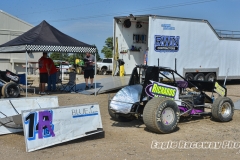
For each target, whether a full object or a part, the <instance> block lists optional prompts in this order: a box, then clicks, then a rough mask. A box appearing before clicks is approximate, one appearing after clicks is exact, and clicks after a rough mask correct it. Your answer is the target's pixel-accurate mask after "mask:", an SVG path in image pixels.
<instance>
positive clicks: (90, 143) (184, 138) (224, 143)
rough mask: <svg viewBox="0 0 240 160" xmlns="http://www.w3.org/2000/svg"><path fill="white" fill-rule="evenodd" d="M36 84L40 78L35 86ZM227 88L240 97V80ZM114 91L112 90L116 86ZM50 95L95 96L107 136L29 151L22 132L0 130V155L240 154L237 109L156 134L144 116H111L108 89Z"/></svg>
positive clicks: (89, 99) (64, 98) (75, 100)
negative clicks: (229, 115)
mask: <svg viewBox="0 0 240 160" xmlns="http://www.w3.org/2000/svg"><path fill="white" fill-rule="evenodd" d="M103 77H106V76H100V75H98V76H97V77H96V78H97V79H100V78H103ZM35 78H36V77H35ZM77 83H83V77H82V75H80V76H78V81H77ZM37 85H38V84H37V78H36V80H35V83H34V86H37ZM227 89H228V95H229V97H230V98H231V99H232V100H233V101H234V102H236V101H237V100H239V99H240V84H238V83H231V84H229V85H227ZM111 94H112V95H114V94H115V92H112V93H111ZM52 95H57V96H58V100H59V105H60V106H67V105H75V104H85V103H93V102H97V103H98V104H99V106H100V110H101V117H102V123H103V129H104V131H105V136H103V134H96V135H91V136H88V137H83V138H80V139H76V140H73V141H70V142H66V143H62V144H58V145H54V146H52V147H48V148H45V149H41V150H38V151H34V152H31V153H27V152H26V151H25V142H24V136H23V133H18V134H9V135H2V136H0V159H1V160H4V159H18V160H21V159H25V160H26V159H58V160H61V159H123V160H125V159H129V160H131V159H144V160H145V159H240V136H239V132H240V128H239V124H240V123H239V122H240V111H239V110H235V113H234V117H233V120H232V121H230V122H227V123H219V122H215V121H212V120H211V119H210V117H203V118H192V119H190V120H186V121H182V122H180V123H179V124H178V128H177V130H176V131H175V132H173V133H171V134H155V133H152V132H150V131H148V130H147V129H146V127H145V125H144V124H143V122H141V121H137V120H134V121H132V122H115V121H113V120H112V119H111V118H110V116H109V114H108V110H107V104H108V101H107V99H108V94H100V95H97V96H94V95H82V94H71V93H58V92H57V93H54V94H52ZM29 96H39V95H32V94H29ZM162 142H163V143H162ZM191 142H196V143H191ZM197 142H198V143H197ZM210 142H211V143H210ZM218 142H219V143H218ZM156 144H157V145H156ZM170 144H172V145H170ZM218 144H221V145H218ZM234 144H235V148H234ZM184 145H185V146H184ZM231 145H233V146H231ZM209 146H210V148H209ZM184 147H185V149H184ZM204 147H205V148H204Z"/></svg>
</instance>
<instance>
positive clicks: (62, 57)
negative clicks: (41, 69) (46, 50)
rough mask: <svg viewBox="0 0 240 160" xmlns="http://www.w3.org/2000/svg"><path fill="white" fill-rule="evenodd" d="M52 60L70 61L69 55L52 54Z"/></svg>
mask: <svg viewBox="0 0 240 160" xmlns="http://www.w3.org/2000/svg"><path fill="white" fill-rule="evenodd" d="M50 58H51V59H52V60H62V61H67V60H68V53H59V52H52V53H51V54H50Z"/></svg>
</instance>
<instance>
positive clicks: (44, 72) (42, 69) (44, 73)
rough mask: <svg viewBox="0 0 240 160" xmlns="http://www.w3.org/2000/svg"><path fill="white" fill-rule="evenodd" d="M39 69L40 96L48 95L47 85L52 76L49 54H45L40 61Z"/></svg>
mask: <svg viewBox="0 0 240 160" xmlns="http://www.w3.org/2000/svg"><path fill="white" fill-rule="evenodd" d="M38 68H39V73H40V76H39V77H40V84H39V94H46V93H45V84H46V83H48V76H49V75H50V70H49V61H48V59H47V52H43V56H42V57H41V58H40V59H39V60H38Z"/></svg>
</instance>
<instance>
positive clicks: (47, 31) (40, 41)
mask: <svg viewBox="0 0 240 160" xmlns="http://www.w3.org/2000/svg"><path fill="white" fill-rule="evenodd" d="M43 51H46V52H62V53H76V52H77V53H79V52H80V53H84V52H90V53H95V51H96V47H95V46H92V45H89V44H86V43H83V42H81V41H78V40H76V39H74V38H72V37H70V36H68V35H66V34H64V33H62V32H60V31H59V30H57V29H56V28H54V27H53V26H51V25H50V24H48V23H47V22H46V21H45V20H44V21H42V22H41V23H40V24H39V25H37V26H36V27H34V28H32V29H30V30H29V31H27V32H25V33H24V34H22V35H20V36H19V37H17V38H15V39H13V40H10V41H9V42H7V43H5V44H2V45H0V52H4V53H9V52H12V53H13V52H14V53H21V52H43Z"/></svg>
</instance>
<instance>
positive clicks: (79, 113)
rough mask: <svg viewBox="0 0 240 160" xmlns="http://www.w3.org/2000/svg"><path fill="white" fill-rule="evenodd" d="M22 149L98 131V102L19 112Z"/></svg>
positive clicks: (100, 124) (99, 125) (100, 129)
mask: <svg viewBox="0 0 240 160" xmlns="http://www.w3.org/2000/svg"><path fill="white" fill-rule="evenodd" d="M22 121H23V127H24V136H25V142H26V151H27V152H31V151H35V150H38V149H41V148H45V147H48V146H52V145H55V144H59V143H62V142H66V141H70V140H73V139H77V138H80V137H84V136H87V135H90V134H95V133H99V132H102V131H103V130H102V120H101V115H100V110H99V105H98V104H85V105H76V106H66V107H58V108H45V109H35V110H27V111H22Z"/></svg>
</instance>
